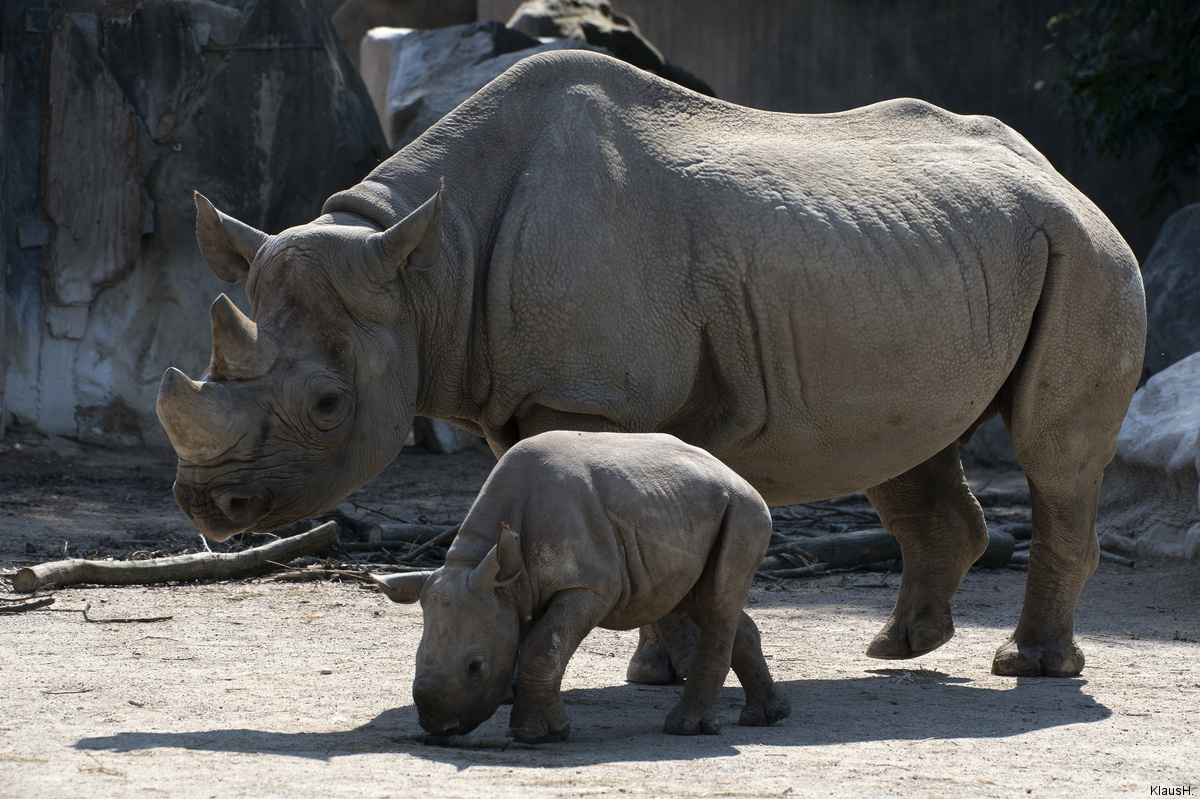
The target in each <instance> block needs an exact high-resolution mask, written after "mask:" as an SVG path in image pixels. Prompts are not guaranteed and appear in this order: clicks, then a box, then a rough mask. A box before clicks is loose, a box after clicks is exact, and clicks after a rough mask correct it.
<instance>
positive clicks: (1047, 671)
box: [992, 638, 1083, 677]
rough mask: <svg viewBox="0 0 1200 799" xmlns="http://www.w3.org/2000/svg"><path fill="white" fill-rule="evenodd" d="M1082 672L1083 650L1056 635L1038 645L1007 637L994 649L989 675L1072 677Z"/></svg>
mask: <svg viewBox="0 0 1200 799" xmlns="http://www.w3.org/2000/svg"><path fill="white" fill-rule="evenodd" d="M1081 671H1083V652H1081V651H1080V649H1079V647H1078V646H1076V645H1075V642H1074V641H1068V642H1067V643H1066V645H1064V644H1063V643H1062V641H1060V640H1059V639H1057V638H1051V639H1049V640H1047V641H1043V642H1041V643H1040V644H1019V643H1017V641H1016V639H1012V638H1010V639H1009V641H1008V643H1006V644H1005V645H1004V646H1002V647H1000V648H999V649H998V650H996V657H995V658H994V659H993V660H992V674H998V675H1000V676H1002V677H1074V676H1076V675H1077V674H1079V672H1081Z"/></svg>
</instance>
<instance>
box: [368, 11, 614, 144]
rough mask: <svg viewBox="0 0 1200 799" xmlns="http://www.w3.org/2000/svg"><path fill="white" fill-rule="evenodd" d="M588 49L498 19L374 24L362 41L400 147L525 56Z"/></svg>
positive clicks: (380, 106)
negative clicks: (430, 25) (431, 26)
mask: <svg viewBox="0 0 1200 799" xmlns="http://www.w3.org/2000/svg"><path fill="white" fill-rule="evenodd" d="M563 49H588V50H597V51H598V52H603V51H601V50H599V49H598V48H595V47H591V46H589V45H587V44H585V43H584V42H581V41H577V40H575V39H559V40H556V41H552V42H547V43H542V42H539V41H538V40H537V39H535V38H533V37H532V36H529V35H527V34H524V33H521V32H519V31H514V30H512V29H511V28H506V27H505V26H504V25H501V24H500V23H499V22H476V23H472V24H470V25H453V26H451V27H448V28H440V29H437V30H408V29H405V28H376V29H374V30H371V31H369V32H368V33H367V35H366V37H365V38H364V39H363V42H362V49H361V60H362V75H363V81H364V82H365V83H366V86H367V91H368V92H369V93H370V95H371V99H372V101H373V102H374V104H375V110H376V112H377V113H378V114H379V119H380V121H381V122H382V123H383V131H384V134H385V135H386V136H387V140H388V144H389V146H391V147H392V149H395V150H398V149H400V148H401V147H403V146H404V145H406V144H408V143H409V142H411V141H413V140H414V139H416V138H417V137H418V136H420V135H421V134H422V133H424V132H425V130H426V129H427V128H429V127H430V126H431V125H433V124H434V123H435V122H437V121H438V120H439V119H441V118H442V117H443V116H445V115H446V114H447V113H449V112H450V111H451V110H453V109H454V108H455V107H456V106H457V105H458V104H459V103H461V102H462V101H463V100H465V99H467V98H468V97H470V96H471V95H472V94H474V93H475V92H477V91H479V90H480V89H482V88H483V87H484V86H485V85H487V84H488V83H489V82H490V81H491V80H492V79H493V78H495V77H497V76H498V75H500V74H501V73H502V72H504V71H505V70H507V69H508V68H509V67H511V66H512V65H513V64H515V63H517V62H518V61H520V60H521V59H522V58H525V57H526V56H530V55H533V54H534V53H540V52H543V51H546V50H563Z"/></svg>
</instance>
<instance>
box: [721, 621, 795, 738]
mask: <svg viewBox="0 0 1200 799" xmlns="http://www.w3.org/2000/svg"><path fill="white" fill-rule="evenodd" d="M731 662H732V665H733V671H734V673H735V674H737V678H738V682H740V683H741V684H742V688H743V689H744V690H745V691H746V704H745V706H743V707H742V714H741V716H739V717H738V724H741V725H742V726H743V727H765V726H766V725H768V724H774V723H775V722H777V721H779V720H780V719H783V718H787V716H788V714H790V713H791V712H792V706H791V704H789V703H788V700H787V697H785V696H784V695H783V693H782V692H781V691H780V690H779V688H778V687H777V686H776V685H775V681H774V680H772V679H771V672H770V671H769V670H768V669H767V661H766V659H765V658H764V657H763V653H762V637H761V636H760V635H759V634H758V627H757V626H756V625H755V624H754V620H753V619H751V618H750V617H749V616H747V615H746V614H745V613H742V617H741V620H740V621H739V622H738V629H737V636H736V637H735V638H734V641H733V657H732V659H731Z"/></svg>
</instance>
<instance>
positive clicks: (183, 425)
mask: <svg viewBox="0 0 1200 799" xmlns="http://www.w3.org/2000/svg"><path fill="white" fill-rule="evenodd" d="M155 409H156V410H157V411H158V420H159V421H160V422H161V423H162V426H163V429H164V430H166V431H167V437H168V438H170V439H171V446H173V447H174V448H175V453H176V454H177V455H179V457H180V458H182V459H184V460H187V461H194V462H199V461H205V460H210V459H212V458H215V457H216V456H218V455H220V454H221V453H222V452H225V451H226V450H227V449H229V447H230V446H231V445H232V444H233V443H234V435H233V413H232V411H233V408H232V402H231V400H230V397H229V392H228V391H227V390H226V389H225V387H224V386H221V385H219V384H217V383H212V382H204V383H198V382H196V381H195V380H192V379H191V378H190V377H188V376H187V375H185V374H184V373H183V372H181V371H179V370H178V369H176V368H175V367H173V366H172V367H171V368H170V369H167V373H166V374H165V375H163V379H162V383H160V384H159V386H158V402H157V403H156V404H155Z"/></svg>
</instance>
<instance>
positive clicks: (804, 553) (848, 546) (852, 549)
mask: <svg viewBox="0 0 1200 799" xmlns="http://www.w3.org/2000/svg"><path fill="white" fill-rule="evenodd" d="M1014 544H1015V542H1014V541H1013V537H1012V536H1011V535H1009V534H1008V533H1007V532H1005V531H1003V530H990V529H989V530H988V547H987V551H985V552H984V554H983V555H982V556H981V557H980V558H979V560H978V561H976V563H975V565H977V566H981V567H983V568H985V569H994V568H998V567H1000V566H1003V565H1004V564H1005V563H1008V561H1009V558H1011V557H1012V553H1013V545H1014ZM789 555H790V556H798V557H800V558H802V559H803V560H804V561H805V562H807V563H822V564H824V566H825V568H826V569H845V568H849V567H851V566H862V565H864V564H868V563H877V562H879V561H883V560H895V559H896V558H899V557H900V542H899V541H897V540H896V538H895V536H893V535H892V534H891V533H889V532H888V531H887V530H885V529H883V528H882V527H872V528H870V529H867V530H855V531H853V532H845V533H835V534H833V535H823V536H817V537H814V538H804V539H802V540H799V541H788V542H786V543H780V544H777V545H775V546H772V547H771V548H770V549H768V550H767V557H766V558H765V559H764V560H763V563H762V566H761V567H760V569H761V570H762V571H764V572H766V573H767V574H772V575H774V576H780V572H781V571H783V570H790V569H795V568H796V566H795V564H794V563H793V562H792V559H791V558H790V557H787V556H789Z"/></svg>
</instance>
